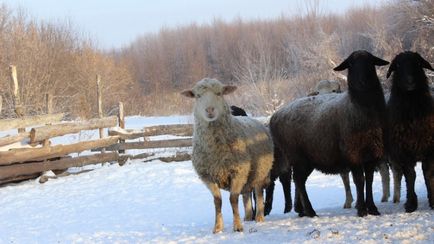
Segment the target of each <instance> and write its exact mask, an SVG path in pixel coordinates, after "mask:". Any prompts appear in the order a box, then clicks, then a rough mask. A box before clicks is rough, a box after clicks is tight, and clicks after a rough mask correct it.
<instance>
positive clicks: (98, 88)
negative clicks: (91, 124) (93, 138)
mask: <svg viewBox="0 0 434 244" xmlns="http://www.w3.org/2000/svg"><path fill="white" fill-rule="evenodd" d="M101 90H102V88H101V76H100V75H96V93H97V94H96V95H97V98H98V117H99V118H102V117H103V113H102V92H101ZM98 130H99V138H103V137H104V128H99V129H98ZM101 153H105V149H104V148H103V149H102V150H101Z"/></svg>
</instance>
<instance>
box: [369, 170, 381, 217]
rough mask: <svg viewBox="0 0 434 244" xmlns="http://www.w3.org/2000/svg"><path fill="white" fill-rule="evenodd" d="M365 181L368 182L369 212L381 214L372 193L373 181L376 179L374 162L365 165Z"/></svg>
mask: <svg viewBox="0 0 434 244" xmlns="http://www.w3.org/2000/svg"><path fill="white" fill-rule="evenodd" d="M365 179H366V181H365V183H366V207H367V209H368V213H369V214H371V215H380V212H378V209H377V206H375V203H374V197H373V195H372V183H373V181H374V164H373V163H368V164H366V165H365Z"/></svg>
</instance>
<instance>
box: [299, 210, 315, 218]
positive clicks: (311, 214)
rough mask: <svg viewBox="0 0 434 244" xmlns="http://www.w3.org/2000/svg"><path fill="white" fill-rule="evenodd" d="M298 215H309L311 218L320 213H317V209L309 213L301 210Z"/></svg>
mask: <svg viewBox="0 0 434 244" xmlns="http://www.w3.org/2000/svg"><path fill="white" fill-rule="evenodd" d="M298 216H299V217H305V216H306V217H309V218H313V217H317V216H318V215H316V213H315V211H313V212H308V213H305V212H301V213H298Z"/></svg>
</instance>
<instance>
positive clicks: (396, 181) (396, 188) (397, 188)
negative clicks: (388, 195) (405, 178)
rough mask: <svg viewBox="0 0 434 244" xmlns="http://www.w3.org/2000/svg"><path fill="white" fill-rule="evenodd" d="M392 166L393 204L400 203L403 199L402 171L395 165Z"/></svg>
mask: <svg viewBox="0 0 434 244" xmlns="http://www.w3.org/2000/svg"><path fill="white" fill-rule="evenodd" d="M391 166H392V167H391V168H392V174H393V203H398V202H399V201H400V199H401V180H402V169H401V167H399V166H398V165H396V164H394V163H392V164H391Z"/></svg>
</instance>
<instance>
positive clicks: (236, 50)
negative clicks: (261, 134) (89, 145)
mask: <svg viewBox="0 0 434 244" xmlns="http://www.w3.org/2000/svg"><path fill="white" fill-rule="evenodd" d="M78 33H79V32H77V31H76V30H74V28H73V27H72V25H71V24H70V23H45V22H44V23H41V22H36V21H34V20H31V19H29V18H28V17H27V16H26V15H24V14H21V13H14V14H11V11H10V10H9V9H7V8H6V7H4V6H3V7H2V8H0V67H1V68H0V80H1V81H2V82H1V84H0V87H1V89H2V96H3V105H4V106H3V107H4V109H3V110H4V111H3V113H2V116H3V117H8V116H13V113H12V112H10V111H11V110H10V109H8V108H11V106H12V105H13V104H12V102H13V99H11V96H10V94H11V91H10V89H11V87H10V82H8V79H9V78H8V73H7V67H8V65H9V64H14V65H16V66H17V69H18V72H19V81H20V82H22V83H23V85H22V86H21V89H22V90H23V91H22V93H21V96H22V101H24V103H25V106H26V111H27V113H28V114H32V113H35V114H37V113H42V112H43V108H44V106H43V101H44V99H43V94H45V93H50V94H52V95H53V96H54V98H55V99H54V102H55V108H56V110H58V111H63V112H69V113H70V114H71V115H72V116H80V117H92V116H95V115H96V102H95V101H94V100H95V99H96V98H95V95H94V94H95V93H96V88H95V86H96V84H95V75H96V74H100V75H101V77H102V79H103V94H104V102H103V103H104V112H105V113H106V114H110V113H113V112H114V111H115V110H116V104H117V102H118V101H123V102H124V103H125V105H126V112H127V113H128V114H142V115H167V114H186V113H190V112H191V106H190V102H191V101H185V100H184V99H182V97H181V96H179V92H180V91H181V90H183V89H185V88H189V87H190V86H191V85H193V84H194V83H195V82H196V81H198V80H200V79H202V78H203V77H214V78H217V79H219V80H221V81H223V82H225V83H232V84H236V85H238V86H239V90H240V91H238V92H235V95H234V96H231V97H230V101H231V103H234V104H237V105H239V106H242V107H244V108H245V109H246V110H248V111H249V112H251V113H253V114H256V115H266V114H270V113H272V112H273V111H274V110H275V109H276V108H277V107H278V106H279V105H281V104H282V103H284V102H286V101H290V100H292V99H294V98H298V97H302V96H305V95H306V94H307V93H309V91H310V90H311V89H312V87H314V86H315V84H316V83H317V82H318V81H319V80H322V79H334V80H342V78H343V77H344V74H340V73H336V72H333V71H332V69H333V67H334V66H335V65H336V64H338V63H339V62H340V61H342V59H343V58H344V57H346V56H347V55H349V54H350V53H351V52H352V51H354V50H358V49H365V50H368V51H370V52H372V53H374V54H375V55H377V56H379V57H382V58H384V59H386V60H391V59H392V58H393V56H394V55H395V54H397V53H399V52H401V51H403V50H413V51H418V52H420V53H421V54H422V55H423V56H424V57H425V58H426V59H427V60H429V61H431V62H433V61H434V44H433V42H432V40H434V39H433V37H434V2H433V1H431V0H420V1H408V0H395V1H391V2H390V3H389V4H387V5H384V6H381V7H369V6H365V7H358V8H353V9H351V10H349V11H347V12H346V13H344V14H322V13H321V12H320V11H319V10H318V8H311V9H310V10H308V11H307V12H306V13H304V14H303V15H299V16H285V15H282V16H280V17H278V18H275V19H272V20H253V21H245V20H242V19H237V20H234V21H231V22H225V21H222V20H220V19H215V20H214V21H212V23H210V24H203V25H199V24H194V23H193V24H191V25H188V26H182V27H178V28H162V29H161V30H160V31H159V32H158V33H156V34H146V35H143V36H141V37H138V38H137V39H136V40H135V41H133V42H132V43H131V44H130V45H129V46H127V47H125V48H123V49H121V50H112V51H110V52H107V51H105V52H104V51H99V50H98V49H96V48H95V47H94V45H93V44H92V41H91V40H89V38H84V37H83V36H80V35H79V34H78ZM385 71H386V70H385V68H382V69H379V73H380V75H379V76H380V77H381V78H382V80H383V81H384V85H385V87H387V86H388V85H389V84H388V81H386V80H385V75H384V73H385ZM342 85H345V82H342ZM5 106H6V108H5Z"/></svg>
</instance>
